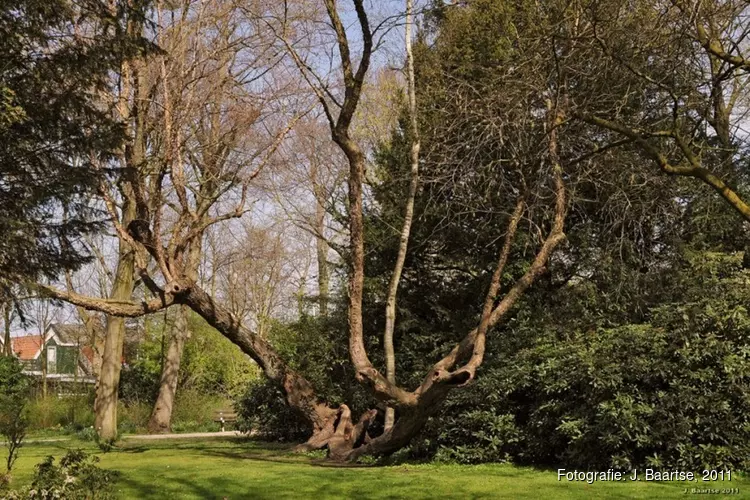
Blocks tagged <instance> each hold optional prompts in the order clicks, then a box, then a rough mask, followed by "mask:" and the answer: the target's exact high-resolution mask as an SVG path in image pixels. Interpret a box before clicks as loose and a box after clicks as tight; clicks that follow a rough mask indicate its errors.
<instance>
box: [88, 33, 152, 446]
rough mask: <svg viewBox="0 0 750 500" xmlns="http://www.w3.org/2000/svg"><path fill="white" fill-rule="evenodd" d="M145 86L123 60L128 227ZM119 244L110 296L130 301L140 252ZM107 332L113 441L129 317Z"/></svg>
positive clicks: (106, 400)
mask: <svg viewBox="0 0 750 500" xmlns="http://www.w3.org/2000/svg"><path fill="white" fill-rule="evenodd" d="M142 29H143V28H142V26H140V25H139V23H138V21H130V20H129V21H128V30H129V31H131V32H132V33H133V34H135V33H136V31H138V30H142ZM131 77H132V79H133V82H132V86H131ZM143 87H144V82H143V78H142V77H141V75H140V71H139V67H138V63H137V61H136V62H132V63H131V62H129V61H125V62H123V64H122V70H121V89H120V95H119V99H118V103H117V108H118V111H119V114H120V116H121V117H122V120H123V122H124V123H125V124H126V126H127V128H128V132H130V134H129V135H130V137H131V140H130V141H129V142H128V143H126V146H125V151H124V154H123V157H122V159H121V161H122V162H123V164H124V166H125V167H126V168H125V169H124V172H123V174H122V175H121V178H120V181H119V183H120V184H119V188H120V193H121V195H122V214H121V225H122V227H126V228H127V227H130V224H131V222H134V221H135V220H136V219H137V218H138V208H139V207H138V201H137V200H136V196H135V190H134V187H133V182H132V181H133V176H135V175H136V172H137V171H138V170H139V169H140V168H141V166H142V163H143V161H144V159H145V153H146V139H145V121H144V120H145V116H144V113H143V112H141V108H142V107H143V106H144V103H143V102H142V100H141V98H140V96H141V95H143V93H144V88H143ZM131 89H133V92H132V94H133V95H132V104H131V102H130V98H131ZM118 244H119V247H118V261H117V270H116V271H115V276H114V278H113V280H112V292H111V293H110V299H114V300H122V301H128V300H130V299H131V297H132V295H133V290H134V289H135V260H136V252H135V249H134V248H131V246H130V244H129V243H128V242H126V241H125V240H124V239H122V238H120V240H119V243H118ZM104 335H105V337H104V351H103V352H102V364H101V371H100V373H99V380H98V384H97V388H96V401H95V402H94V426H95V428H96V432H97V435H98V436H99V438H100V439H102V440H105V441H112V440H114V439H116V438H117V392H118V389H119V386H120V371H121V370H122V354H123V343H124V340H125V319H124V318H122V317H117V316H107V320H106V325H105V328H104Z"/></svg>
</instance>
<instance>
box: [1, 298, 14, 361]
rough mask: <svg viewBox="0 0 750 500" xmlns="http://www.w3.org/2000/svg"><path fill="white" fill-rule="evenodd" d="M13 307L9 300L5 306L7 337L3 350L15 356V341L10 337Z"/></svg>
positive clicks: (4, 318) (8, 354) (7, 354)
mask: <svg viewBox="0 0 750 500" xmlns="http://www.w3.org/2000/svg"><path fill="white" fill-rule="evenodd" d="M11 307H13V305H12V303H11V302H10V301H9V302H8V303H7V304H5V306H4V307H3V320H4V322H5V339H4V345H3V351H4V354H5V355H6V356H13V343H12V339H11V337H10V310H11V309H10V308H11Z"/></svg>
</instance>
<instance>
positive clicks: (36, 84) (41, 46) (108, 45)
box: [0, 0, 145, 287]
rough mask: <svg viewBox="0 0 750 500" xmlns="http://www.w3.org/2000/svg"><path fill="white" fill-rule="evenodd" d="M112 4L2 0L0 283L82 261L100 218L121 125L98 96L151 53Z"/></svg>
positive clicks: (50, 272)
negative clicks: (97, 198) (104, 181)
mask: <svg viewBox="0 0 750 500" xmlns="http://www.w3.org/2000/svg"><path fill="white" fill-rule="evenodd" d="M113 5H114V6H115V12H111V11H110V3H109V2H99V1H93V2H81V3H78V2H69V1H67V0H20V1H17V0H12V1H8V0H2V1H0V180H1V181H0V234H2V235H3V237H2V239H1V240H0V280H2V283H5V285H3V286H6V287H7V284H9V283H13V282H18V281H24V280H26V279H35V278H37V277H40V276H45V277H49V278H52V277H54V276H56V274H57V273H58V272H59V270H60V269H65V268H75V267H76V266H78V265H80V264H81V263H82V262H83V261H84V258H85V255H84V253H85V252H82V250H83V247H82V245H81V244H80V242H79V236H80V235H81V233H83V232H85V231H89V230H92V229H95V228H96V227H97V221H98V220H101V218H102V214H99V213H97V212H96V211H95V210H93V208H92V206H91V204H90V202H89V198H90V196H91V194H92V193H93V192H94V190H95V189H96V187H97V186H98V183H99V180H100V179H101V176H102V175H104V172H106V171H107V170H108V169H109V165H108V162H109V160H110V159H111V158H113V157H114V155H115V154H116V153H117V151H118V148H119V147H120V145H121V144H122V140H123V130H122V127H121V125H120V124H119V123H117V122H116V121H115V120H113V119H112V116H113V115H112V113H111V112H110V110H109V109H107V107H106V106H104V105H102V103H100V102H97V101H98V95H99V92H100V91H104V90H106V87H107V85H109V83H110V82H108V78H109V76H110V74H109V72H110V71H112V70H115V69H117V68H118V67H119V64H120V62H121V61H122V60H123V59H125V58H129V57H132V56H133V55H135V54H137V53H139V52H141V51H142V50H144V49H145V44H144V43H143V42H142V41H141V40H138V39H133V38H132V37H131V36H130V34H127V33H125V32H123V30H122V27H121V23H122V20H123V19H124V18H126V17H127V16H128V15H135V14H134V13H133V12H132V11H130V9H129V8H128V9H124V8H119V7H118V6H117V3H114V4H113ZM76 30H78V31H79V33H78V35H76ZM83 35H88V36H83ZM98 167H101V168H98Z"/></svg>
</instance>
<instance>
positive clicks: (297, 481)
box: [13, 438, 750, 499]
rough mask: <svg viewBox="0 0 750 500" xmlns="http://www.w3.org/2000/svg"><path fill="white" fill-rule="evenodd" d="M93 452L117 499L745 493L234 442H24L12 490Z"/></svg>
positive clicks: (743, 489) (749, 489) (746, 490)
mask: <svg viewBox="0 0 750 500" xmlns="http://www.w3.org/2000/svg"><path fill="white" fill-rule="evenodd" d="M71 448H83V449H84V450H86V451H87V452H90V453H97V454H98V455H99V456H100V457H101V463H100V465H101V466H102V467H104V468H109V469H116V470H119V471H121V472H122V478H121V480H120V481H119V482H118V484H117V490H118V492H119V495H120V497H121V498H126V499H130V498H138V499H140V498H154V499H156V498H159V499H163V498H170V499H172V498H200V499H203V498H219V499H223V498H228V499H239V498H257V499H266V498H268V499H283V498H358V499H359V498H361V499H396V498H409V499H416V498H468V499H472V498H513V499H523V498H533V499H540V498H555V499H558V498H559V499H566V498H586V499H588V498H659V499H661V498H682V497H684V492H685V488H716V489H721V488H738V489H739V492H740V493H739V495H735V496H737V497H745V496H747V495H749V494H750V480H748V479H746V478H741V477H739V475H738V474H733V477H732V481H731V482H728V481H727V482H715V483H703V482H700V481H699V482H693V483H679V482H645V481H638V482H630V481H626V482H610V483H603V482H597V483H594V484H586V483H584V482H566V481H563V482H558V480H557V472H556V471H554V470H539V469H533V468H526V467H516V466H512V465H506V464H491V465H477V466H466V465H447V464H404V465H396V466H388V467H368V466H351V465H348V466H342V465H337V464H332V463H328V462H326V461H325V460H322V459H321V458H317V457H310V456H303V455H295V454H292V453H290V452H289V450H288V447H285V446H281V445H278V444H276V445H275V444H270V443H260V442H254V441H247V440H242V439H227V438H224V439H207V440H206V439H203V440H200V441H199V440H187V439H179V440H174V439H172V440H163V441H130V440H129V441H127V442H125V443H123V444H122V447H120V448H118V449H116V450H114V451H111V452H109V453H106V454H103V453H99V451H98V449H96V448H95V447H94V445H93V444H92V443H88V442H80V441H75V440H70V441H57V442H49V443H29V444H27V445H26V446H25V447H24V448H22V449H21V456H20V458H19V460H18V462H17V463H16V468H15V470H14V480H13V485H14V486H16V487H18V486H22V485H25V484H28V483H29V482H30V481H31V477H32V474H33V468H34V465H35V464H37V463H39V462H40V461H41V460H42V459H43V458H44V457H45V456H47V455H53V456H55V457H60V456H62V455H63V454H64V453H65V451H66V450H67V449H71Z"/></svg>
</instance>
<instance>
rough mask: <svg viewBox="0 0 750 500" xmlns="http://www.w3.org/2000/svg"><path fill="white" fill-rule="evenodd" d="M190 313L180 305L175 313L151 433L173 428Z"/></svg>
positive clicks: (150, 423)
mask: <svg viewBox="0 0 750 500" xmlns="http://www.w3.org/2000/svg"><path fill="white" fill-rule="evenodd" d="M188 313H189V309H188V308H187V307H186V306H180V307H179V308H177V313H176V314H175V319H174V323H173V325H172V328H171V332H170V337H169V345H168V347H167V353H166V356H165V358H164V366H163V367H162V372H161V380H160V382H159V394H158V396H157V398H156V403H155V404H154V409H153V411H152V412H151V418H150V419H149V422H148V431H149V432H150V433H154V434H156V433H164V432H171V430H172V410H173V408H174V400H175V395H176V393H177V380H178V378H179V374H180V363H181V361H182V351H183V349H184V347H185V341H186V340H187V339H188V338H189V337H190V331H189V329H188Z"/></svg>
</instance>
